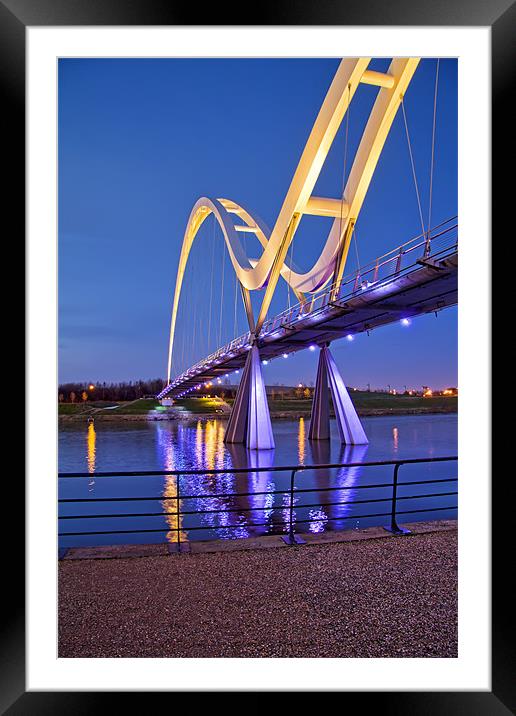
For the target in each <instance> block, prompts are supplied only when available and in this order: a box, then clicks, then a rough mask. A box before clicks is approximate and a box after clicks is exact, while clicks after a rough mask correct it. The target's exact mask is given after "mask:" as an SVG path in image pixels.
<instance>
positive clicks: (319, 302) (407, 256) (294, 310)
mask: <svg viewBox="0 0 516 716" xmlns="http://www.w3.org/2000/svg"><path fill="white" fill-rule="evenodd" d="M456 218H457V217H453V218H451V219H448V220H447V221H445V222H443V223H442V224H439V225H438V226H436V227H434V229H432V231H431V232H429V233H428V234H419V235H418V236H416V237H414V238H412V239H410V240H409V241H407V242H405V243H404V244H402V245H401V246H399V247H397V248H396V249H393V250H392V251H389V252H388V253H386V254H384V255H383V256H379V257H378V258H376V259H375V260H374V261H371V262H370V263H368V264H365V265H364V266H361V267H359V268H357V269H356V270H355V271H353V272H352V273H349V274H346V275H345V276H344V278H343V279H342V281H341V282H340V283H339V284H337V283H332V284H329V285H327V286H325V287H324V288H323V289H322V290H321V291H320V292H319V293H314V294H313V295H312V297H311V298H310V300H308V301H306V302H304V303H301V302H300V303H296V304H294V305H293V306H292V307H291V308H287V309H285V311H283V312H282V313H279V314H277V315H276V316H274V317H273V318H270V319H269V320H268V321H265V323H264V324H263V328H262V336H266V335H268V334H270V333H274V332H275V331H277V330H278V329H279V328H281V327H282V326H289V325H291V324H294V323H296V321H300V320H302V319H303V318H305V317H307V316H313V315H314V314H315V313H317V311H318V310H323V309H324V308H326V306H328V305H329V304H331V303H337V304H338V303H340V302H342V301H344V300H345V299H347V300H349V299H351V298H352V297H353V296H355V295H357V294H360V293H361V292H364V291H366V290H369V289H373V288H374V287H375V286H377V285H378V284H380V283H383V282H385V281H387V280H388V279H390V278H393V279H394V278H396V277H398V276H400V275H402V274H403V273H404V272H405V271H408V270H410V269H412V268H413V267H414V266H415V265H417V264H416V261H417V258H418V257H419V255H420V258H422V259H424V258H427V257H428V256H429V253H430V251H431V254H432V256H433V257H438V256H439V255H440V254H441V253H445V252H446V251H449V250H452V249H454V248H456V246H457V227H458V225H457V223H456Z"/></svg>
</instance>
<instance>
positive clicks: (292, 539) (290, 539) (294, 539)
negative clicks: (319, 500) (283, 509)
mask: <svg viewBox="0 0 516 716" xmlns="http://www.w3.org/2000/svg"><path fill="white" fill-rule="evenodd" d="M295 477H296V470H295V469H294V470H292V472H291V474H290V492H289V495H290V506H289V520H288V534H287V535H285V536H284V537H283V538H282V539H283V541H284V542H285V543H286V544H290V545H293V544H305V540H304V539H302V538H301V537H299V536H298V535H296V534H294V480H295Z"/></svg>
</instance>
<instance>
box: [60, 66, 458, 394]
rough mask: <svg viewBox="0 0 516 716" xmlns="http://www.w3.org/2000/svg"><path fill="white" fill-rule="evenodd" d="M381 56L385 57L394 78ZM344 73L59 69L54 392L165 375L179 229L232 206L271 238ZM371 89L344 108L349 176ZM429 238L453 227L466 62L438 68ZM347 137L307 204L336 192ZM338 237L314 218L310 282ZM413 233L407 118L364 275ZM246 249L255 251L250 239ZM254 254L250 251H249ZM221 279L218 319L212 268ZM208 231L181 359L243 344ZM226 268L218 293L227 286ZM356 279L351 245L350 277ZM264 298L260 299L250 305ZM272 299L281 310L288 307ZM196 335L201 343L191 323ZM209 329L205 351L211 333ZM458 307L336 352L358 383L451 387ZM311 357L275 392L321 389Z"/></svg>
mask: <svg viewBox="0 0 516 716" xmlns="http://www.w3.org/2000/svg"><path fill="white" fill-rule="evenodd" d="M388 64H389V62H388V60H383V59H382V60H375V61H373V63H372V65H371V67H372V68H373V69H379V70H385V69H386V68H387V67H388ZM337 65H338V60H337V59H292V60H284V59H235V60H233V59H211V60H205V59H189V60H187V59H155V60H154V59H135V60H131V59H121V60H115V59H106V60H102V59H63V60H60V61H59V380H60V382H67V381H71V380H88V381H89V380H93V381H102V380H106V381H119V380H135V379H139V378H150V377H156V376H164V375H165V371H166V354H167V343H168V330H169V322H170V310H171V305H172V296H173V289H174V284H175V275H176V267H177V262H178V257H179V252H180V249H181V243H182V239H183V233H184V229H185V224H186V221H187V219H188V216H189V213H190V210H191V207H192V206H193V204H194V203H195V201H196V200H197V198H198V197H200V196H214V197H217V196H224V197H227V198H231V199H234V200H235V201H237V202H241V203H242V204H244V205H246V206H249V207H250V208H252V209H253V210H254V211H255V212H256V213H257V214H258V215H259V216H261V217H262V219H263V220H264V221H265V222H266V223H267V224H268V225H269V226H272V225H273V224H274V221H275V218H276V215H277V213H278V211H279V208H280V206H281V203H282V201H283V198H284V195H285V193H286V191H287V188H288V185H289V183H290V180H291V178H292V175H293V172H294V170H295V167H296V165H297V162H298V160H299V157H300V155H301V152H302V150H303V147H304V144H305V142H306V139H307V137H308V134H309V132H310V129H311V127H312V124H313V121H314V119H315V116H316V114H317V112H318V110H319V107H320V105H321V102H322V100H323V98H324V95H325V93H326V91H327V89H328V86H329V84H330V82H331V80H332V77H333V75H334V73H335V70H336V68H337ZM435 72H436V60H435V59H428V60H423V61H422V62H421V63H420V65H419V67H418V69H417V71H416V74H415V76H414V79H413V81H412V83H411V85H410V87H409V90H408V92H407V94H406V98H405V108H406V112H407V120H408V124H409V130H410V138H411V143H412V149H413V153H414V159H415V165H416V175H417V180H418V184H419V190H420V194H421V199H422V204H423V215H424V218H425V222H426V219H427V215H428V195H429V178H430V158H431V139H432V117H433V95H434V82H435ZM376 92H377V89H376V88H374V87H368V86H361V88H360V90H359V92H357V94H356V96H355V99H354V100H353V103H352V105H351V112H350V115H349V125H348V170H349V165H350V161H351V159H352V157H353V155H354V151H355V149H356V147H357V145H358V142H359V140H360V136H361V132H362V130H363V127H364V124H365V122H366V120H367V116H368V113H369V110H370V108H371V106H372V103H373V102H374V98H375V96H376ZM437 110H438V111H437V125H436V150H435V168H434V184H433V205H432V224H434V225H435V224H438V223H440V222H441V221H443V220H445V219H447V218H449V217H451V216H453V215H455V214H456V213H457V63H456V61H455V60H453V59H448V60H441V61H440V69H439V92H438V106H437ZM344 135H345V132H344V123H343V127H342V128H341V131H340V132H339V135H338V136H337V138H336V140H335V142H334V145H333V147H332V150H331V152H330V155H329V156H328V159H327V162H326V164H325V166H324V168H323V171H322V173H321V176H320V178H319V181H318V183H317V186H316V189H315V192H314V193H315V194H316V195H318V196H334V197H337V196H338V195H339V193H340V190H341V186H342V172H343V157H344V142H345V137H344ZM328 227H329V223H328V222H327V220H325V219H317V218H314V217H305V219H303V221H302V223H301V227H300V229H299V231H298V234H297V235H296V239H295V243H294V248H293V250H294V261H295V262H296V263H297V264H298V265H299V266H300V267H301V268H303V269H305V270H306V269H308V268H309V267H310V265H311V264H312V263H313V261H314V260H315V259H316V257H317V255H318V254H319V252H320V250H321V248H322V246H323V243H324V241H325V239H326V235H327V230H328ZM420 231H421V225H420V220H419V213H418V207H417V201H416V194H415V189H414V182H413V178H412V173H411V168H410V160H409V154H408V149H407V141H406V137H405V129H404V125H403V118H402V115H401V112H398V115H397V117H396V120H395V122H394V124H393V127H392V130H391V132H390V135H389V137H388V139H387V142H386V145H385V148H384V151H383V153H382V156H381V158H380V161H379V163H378V167H377V169H376V172H375V175H374V178H373V181H372V183H371V186H370V189H369V192H368V195H367V197H366V201H365V202H364V206H363V209H362V212H361V214H360V218H359V221H358V223H357V232H356V235H357V243H356V249H357V250H358V257H359V261H360V262H361V263H362V264H363V263H365V262H367V261H370V260H373V259H374V258H375V257H376V256H377V255H380V254H382V253H384V252H386V251H388V250H390V249H391V248H393V247H394V246H396V245H399V244H401V243H403V242H405V241H407V240H408V239H410V238H411V237H412V236H415V235H417V234H418V233H420ZM248 241H249V245H248V249H249V251H250V253H251V255H253V250H254V247H253V245H252V243H251V239H248ZM256 255H258V254H256ZM212 260H213V261H214V265H215V269H216V273H215V274H214V277H215V278H214V284H213V289H212V290H211V296H212V301H211V303H212V313H211V320H210V318H209V315H208V309H209V303H210V301H209V299H210V285H211V262H212ZM224 261H225V259H224V255H223V246H222V241H221V240H220V234H217V232H215V233H214V232H213V227H212V226H211V224H210V220H209V221H207V222H206V226H205V227H204V228H203V229H202V230H201V232H200V233H199V236H198V240H197V242H196V245H195V248H194V250H193V252H192V258H191V266H190V267H189V269H187V277H186V281H185V289H184V296H183V298H182V303H181V307H180V317H179V321H178V339H177V341H178V342H177V350H178V355H179V352H181V353H182V358H183V362H187V361H189V360H192V361H193V360H195V359H196V358H200V357H201V356H202V354H203V353H204V352H206V351H207V350H208V349H209V348H211V349H214V348H215V347H216V346H215V342H216V341H217V340H218V338H219V329H220V328H221V324H220V307H221V305H222V316H223V320H222V329H221V330H220V338H221V340H222V341H226V340H228V339H230V338H232V337H233V335H234V329H235V328H236V333H237V334H240V333H242V332H244V330H245V323H244V314H243V309H242V306H241V302H240V301H238V302H237V305H236V311H237V316H236V321H235V318H234V315H235V298H234V297H235V291H234V288H235V284H234V276H233V273H232V271H230V269H229V263H228V262H227V261H226V262H225V263H224ZM222 266H224V282H223V285H222ZM355 267H356V250H355V246H353V247H352V251H351V252H350V254H349V259H348V264H347V269H346V272H348V271H352V270H354V269H355ZM260 297H261V296H260V295H258V296H257V298H260ZM286 300H287V299H286V291H285V289H284V288H283V287H282V288H281V289H280V291H279V292H278V295H277V296H276V298H275V300H274V302H273V305H272V308H271V314H270V315H273V314H274V313H275V312H277V311H279V310H282V308H284V307H285V302H286ZM193 312H195V315H196V316H197V317H198V320H199V321H200V320H201V318H203V326H204V330H203V331H201V334H199V332H197V337H196V339H195V341H193V333H192V330H191V325H192V315H193ZM208 324H209V327H210V341H211V342H210V343H209V342H208V340H207V326H208ZM456 324H457V309H456V308H451V309H447V310H446V311H443V312H441V313H439V314H438V317H437V318H436V317H435V316H434V315H433V314H432V315H430V316H422V317H420V318H417V319H414V321H413V322H412V325H411V326H410V327H408V328H404V327H402V326H400V325H399V324H395V325H392V326H389V327H385V328H381V329H377V330H375V331H373V332H372V333H371V334H370V335H369V336H366V335H360V336H357V337H356V339H355V341H354V342H353V343H348V342H347V341H337V342H335V343H333V344H332V349H333V352H334V355H335V357H336V360H337V362H338V364H339V366H340V368H341V371H342V373H343V375H344V378H345V380H346V382H347V383H348V385H356V386H366V385H367V383H370V384H371V387H384V386H387V385H388V384H389V385H391V386H392V387H396V388H398V389H402V388H403V386H404V385H407V386H410V387H416V388H417V387H420V386H421V385H423V384H424V385H430V386H432V387H434V388H439V387H446V386H448V385H456V384H457V325H456ZM316 360H317V357H316V355H315V354H313V353H310V352H309V351H303V352H302V353H300V354H298V355H297V356H295V357H292V358H289V360H288V361H282V360H278V361H274V362H272V363H271V364H270V365H268V366H267V367H266V369H265V370H266V371H267V372H266V380H267V382H268V383H275V382H283V383H287V384H290V383H294V382H299V381H301V382H306V383H310V382H311V381H313V380H315V370H316Z"/></svg>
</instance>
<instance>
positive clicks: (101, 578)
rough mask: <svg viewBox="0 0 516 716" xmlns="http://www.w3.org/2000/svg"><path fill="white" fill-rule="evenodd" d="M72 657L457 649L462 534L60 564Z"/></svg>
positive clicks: (440, 652)
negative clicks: (458, 558) (459, 550)
mask: <svg viewBox="0 0 516 716" xmlns="http://www.w3.org/2000/svg"><path fill="white" fill-rule="evenodd" d="M59 595H60V596H59V656H60V657H116V656H119V657H455V656H457V533H456V530H455V529H450V528H449V527H448V528H447V529H445V530H444V531H440V532H428V533H425V532H422V533H420V534H413V535H410V536H404V537H394V536H389V537H383V538H378V537H377V538H374V539H365V540H357V539H353V540H352V541H345V542H332V543H328V544H317V543H313V544H310V545H303V546H300V547H297V546H296V547H286V546H285V547H283V548H277V547H270V548H266V549H264V548H262V549H258V550H256V549H255V550H245V551H240V550H238V551H235V550H234V549H233V550H226V551H222V552H215V553H213V552H212V553H209V552H204V553H203V552H196V553H190V554H181V555H174V556H172V555H159V556H147V557H142V558H139V559H135V558H119V559H84V558H83V559H68V560H64V561H62V562H60V564H59Z"/></svg>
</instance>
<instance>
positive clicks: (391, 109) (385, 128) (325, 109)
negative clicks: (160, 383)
mask: <svg viewBox="0 0 516 716" xmlns="http://www.w3.org/2000/svg"><path fill="white" fill-rule="evenodd" d="M370 60H371V58H369V57H361V58H350V59H344V60H342V61H341V62H340V64H339V67H338V69H337V72H336V73H335V77H334V78H333V81H332V83H331V85H330V88H329V90H328V92H327V94H326V97H325V99H324V101H323V103H322V106H321V109H320V110H319V113H318V115H317V118H316V120H315V123H314V125H313V128H312V131H311V133H310V136H309V138H308V140H307V143H306V145H305V148H304V150H303V153H302V155H301V159H300V161H299V163H298V166H297V168H296V171H295V173H294V176H293V178H292V181H291V184H290V187H289V189H288V191H287V193H286V196H285V199H284V201H283V205H282V207H281V210H280V212H279V214H278V217H277V220H276V223H275V224H274V226H273V228H272V231H270V232H269V230H268V228H267V226H266V225H265V224H264V223H263V222H262V221H261V220H260V218H259V217H258V216H256V215H255V214H251V213H250V212H249V211H248V210H246V209H245V208H244V207H242V206H241V205H240V204H237V203H236V202H234V201H232V200H230V199H222V198H220V199H210V198H208V197H201V198H200V199H198V200H197V202H196V203H195V205H194V207H193V209H192V211H191V213H190V217H189V219H188V223H187V227H186V230H185V234H184V238H183V244H182V249H181V255H180V259H179V265H178V270H177V278H176V285H175V291H174V299H173V305H172V316H171V324H170V337H169V350H168V365H167V383H170V373H171V366H172V352H173V346H174V335H175V326H176V320H177V312H178V307H179V299H180V295H181V287H182V283H183V277H184V274H185V270H186V266H187V263H188V257H189V254H190V251H191V248H192V244H193V242H194V240H195V237H196V235H197V233H198V231H199V229H200V227H201V226H202V224H203V223H204V221H205V220H206V219H207V218H208V216H209V215H210V214H212V213H213V214H214V215H215V218H216V220H217V222H218V224H219V226H220V227H221V229H222V233H223V236H224V241H225V243H226V246H227V250H228V254H229V257H230V260H231V264H232V266H233V269H234V271H235V273H236V275H237V278H238V281H239V282H240V286H241V288H242V293H243V297H244V303H245V308H246V313H247V318H248V322H249V328H250V330H251V332H252V333H254V334H255V335H258V334H259V333H260V330H261V327H262V325H263V322H264V320H265V317H266V315H267V311H268V309H269V306H270V303H271V300H272V296H273V294H274V291H275V288H276V285H277V282H278V280H279V278H280V276H282V277H283V278H284V279H285V280H286V281H287V282H288V283H289V284H290V286H291V287H292V289H293V290H294V291H295V293H296V295H297V296H298V298H299V299H300V300H303V296H304V294H305V293H313V292H315V291H317V290H319V289H320V288H321V287H323V286H324V285H325V284H326V283H327V282H328V281H329V280H330V279H331V278H332V277H333V279H334V280H335V281H338V280H340V279H341V278H342V275H343V271H344V266H345V263H346V258H347V254H348V250H349V245H350V241H351V236H352V230H353V227H354V225H355V222H356V221H357V218H358V215H359V213H360V209H361V207H362V204H363V201H364V199H365V196H366V193H367V190H368V188H369V184H370V182H371V179H372V176H373V173H374V170H375V168H376V165H377V162H378V159H379V157H380V154H381V151H382V149H383V146H384V144H385V140H386V138H387V136H388V133H389V130H390V128H391V126H392V123H393V121H394V118H395V116H396V112H397V110H398V108H399V106H400V103H401V102H402V100H403V96H404V93H405V92H406V90H407V87H408V85H409V83H410V81H411V79H412V77H413V75H414V72H415V70H416V68H417V65H418V63H419V58H395V59H393V61H392V62H391V64H390V66H389V69H388V71H387V73H381V72H374V71H371V70H368V69H367V67H368V65H369V62H370ZM361 83H363V84H370V85H376V86H378V87H379V88H380V89H379V92H378V95H377V97H376V100H375V103H374V106H373V108H372V110H371V113H370V116H369V119H368V121H367V124H366V127H365V129H364V132H363V135H362V139H361V142H360V145H359V147H358V150H357V153H356V155H355V159H354V161H353V165H352V167H351V170H350V173H349V176H348V179H347V182H346V186H345V188H344V194H343V197H341V198H340V199H333V198H322V197H314V196H312V191H313V189H314V186H315V183H316V181H317V178H318V176H319V174H320V171H321V169H322V166H323V164H324V161H325V159H326V156H327V154H328V152H329V150H330V147H331V145H332V143H333V140H334V138H335V136H336V134H337V131H338V129H339V127H340V125H341V123H342V120H343V118H344V116H345V114H346V112H347V110H348V107H349V104H350V102H351V100H352V99H353V96H354V94H355V92H356V90H357V89H358V87H359V85H360V84H361ZM303 214H312V215H316V216H330V217H333V219H334V221H333V224H332V227H331V229H330V232H329V234H328V237H327V239H326V242H325V245H324V247H323V249H322V251H321V254H320V255H319V258H318V259H317V261H316V262H315V263H314V265H313V266H312V268H311V269H309V271H307V272H305V273H298V272H297V271H295V269H294V267H293V266H291V265H290V264H289V262H288V256H287V252H288V249H289V246H290V244H291V242H292V239H293V237H294V234H295V231H296V229H297V227H298V225H299V222H300V220H301V218H302V216H303ZM232 215H238V217H239V218H240V219H242V220H243V222H244V224H242V225H239V224H237V225H235V224H234V222H233V219H232ZM240 231H252V232H253V233H255V234H256V236H257V238H258V240H259V241H260V243H261V245H262V246H263V253H262V255H261V256H260V257H259V259H258V260H257V261H253V260H251V259H250V258H249V257H248V256H246V254H245V251H244V248H243V246H242V243H241V242H240V239H239V238H238V233H239V232H240ZM264 287H265V294H264V297H263V300H262V304H261V308H260V311H259V314H258V316H257V318H256V320H255V319H254V317H253V314H252V309H251V301H250V297H249V291H253V290H256V289H261V288H264Z"/></svg>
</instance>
